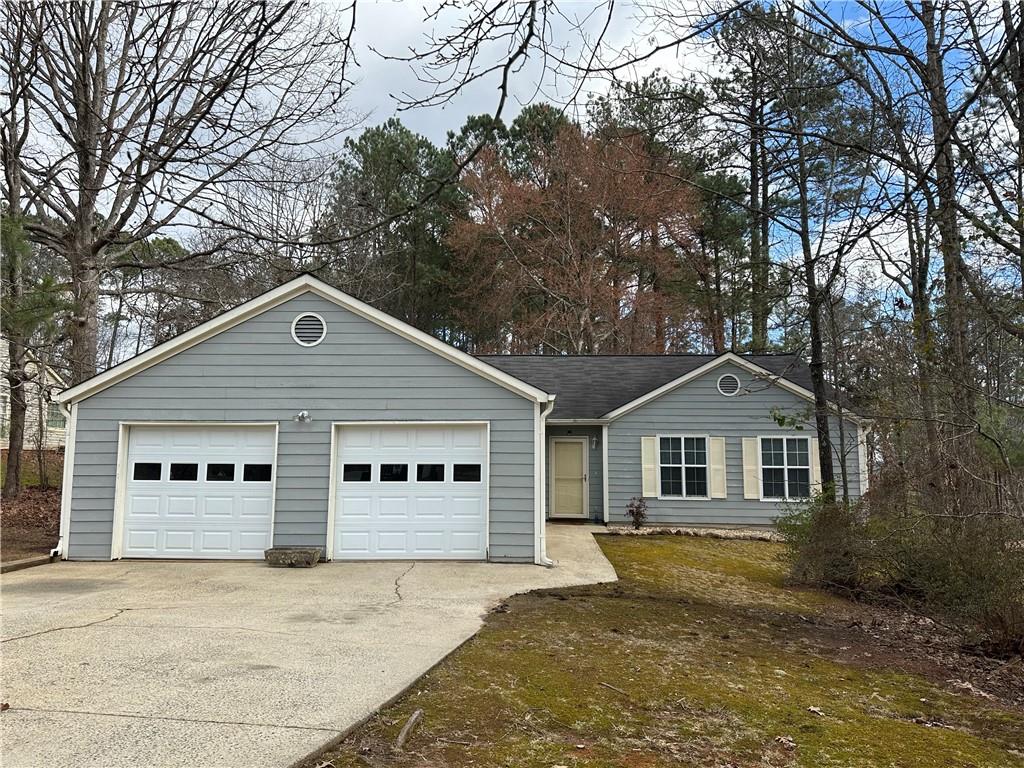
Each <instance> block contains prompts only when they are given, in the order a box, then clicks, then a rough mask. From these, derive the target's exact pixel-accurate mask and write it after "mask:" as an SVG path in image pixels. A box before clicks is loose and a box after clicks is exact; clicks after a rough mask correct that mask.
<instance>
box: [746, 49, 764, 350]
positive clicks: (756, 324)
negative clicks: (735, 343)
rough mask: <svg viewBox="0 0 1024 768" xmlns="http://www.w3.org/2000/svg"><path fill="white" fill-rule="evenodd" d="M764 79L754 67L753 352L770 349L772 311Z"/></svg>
mask: <svg viewBox="0 0 1024 768" xmlns="http://www.w3.org/2000/svg"><path fill="white" fill-rule="evenodd" d="M759 90H760V80H759V78H758V71H757V65H756V63H755V62H753V61H751V65H750V106H749V113H748V116H747V117H748V121H749V123H750V150H749V151H750V168H749V178H748V183H749V186H750V214H749V215H750V351H751V352H763V351H765V350H766V349H767V348H768V310H767V300H768V299H767V291H768V286H767V279H766V276H765V272H766V271H767V270H766V265H764V264H763V263H762V261H763V253H764V248H763V245H762V242H761V239H762V231H763V230H762V219H763V217H764V212H763V211H762V210H761V199H762V189H763V187H764V182H763V178H762V176H763V169H762V167H761V158H762V148H761V144H762V138H761V132H762V128H761V125H762V119H763V114H762V110H761V109H760V108H759V103H758V92H759Z"/></svg>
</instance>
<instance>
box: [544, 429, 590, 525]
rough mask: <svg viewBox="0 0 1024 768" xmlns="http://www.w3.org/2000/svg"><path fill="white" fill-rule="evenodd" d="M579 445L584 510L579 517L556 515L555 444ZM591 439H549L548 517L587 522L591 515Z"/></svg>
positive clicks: (566, 437) (570, 437)
mask: <svg viewBox="0 0 1024 768" xmlns="http://www.w3.org/2000/svg"><path fill="white" fill-rule="evenodd" d="M556 443H578V444H579V445H580V447H581V448H582V452H583V510H582V511H581V513H580V514H578V515H565V514H555V444H556ZM589 443H590V438H589V437H573V436H562V435H560V436H558V437H551V438H549V439H548V456H550V457H551V458H550V462H549V463H550V477H549V478H548V517H549V518H558V519H567V520H586V519H587V518H588V517H589V516H590V515H589V514H588V512H589V507H590V445H589Z"/></svg>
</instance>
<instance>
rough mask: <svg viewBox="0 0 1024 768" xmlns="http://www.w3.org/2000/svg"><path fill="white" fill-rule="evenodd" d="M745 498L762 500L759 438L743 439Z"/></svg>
mask: <svg viewBox="0 0 1024 768" xmlns="http://www.w3.org/2000/svg"><path fill="white" fill-rule="evenodd" d="M743 498H744V499H760V498H761V463H760V462H759V461H758V459H757V438H756V437H744V438H743Z"/></svg>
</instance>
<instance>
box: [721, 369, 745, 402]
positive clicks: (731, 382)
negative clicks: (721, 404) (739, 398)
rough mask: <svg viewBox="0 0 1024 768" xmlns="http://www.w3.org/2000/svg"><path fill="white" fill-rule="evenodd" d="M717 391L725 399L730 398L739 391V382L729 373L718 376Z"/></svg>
mask: <svg viewBox="0 0 1024 768" xmlns="http://www.w3.org/2000/svg"><path fill="white" fill-rule="evenodd" d="M718 391H719V392H721V393H722V394H723V395H725V396H726V397H732V396H733V395H735V394H736V393H737V392H739V391H740V380H739V379H737V378H736V377H735V376H733V375H732V374H731V373H727V374H725V375H724V376H720V377H719V378H718Z"/></svg>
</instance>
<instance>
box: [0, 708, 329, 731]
mask: <svg viewBox="0 0 1024 768" xmlns="http://www.w3.org/2000/svg"><path fill="white" fill-rule="evenodd" d="M4 711H5V712H38V713H41V714H55V715H92V716H95V717H130V718H134V719H136V720H169V721H172V722H176V723H200V724H205V725H248V726H252V727H254V728H285V729H288V730H293V731H326V732H327V733H341V731H340V730H338V729H337V728H323V727H321V726H317V725H282V724H279V723H249V722H246V721H244V720H206V719H202V718H192V717H172V716H170V715H138V714H130V713H127V712H93V711H90V710H87V709H47V708H42V707H41V708H36V707H9V708H8V709H6V710H4Z"/></svg>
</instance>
